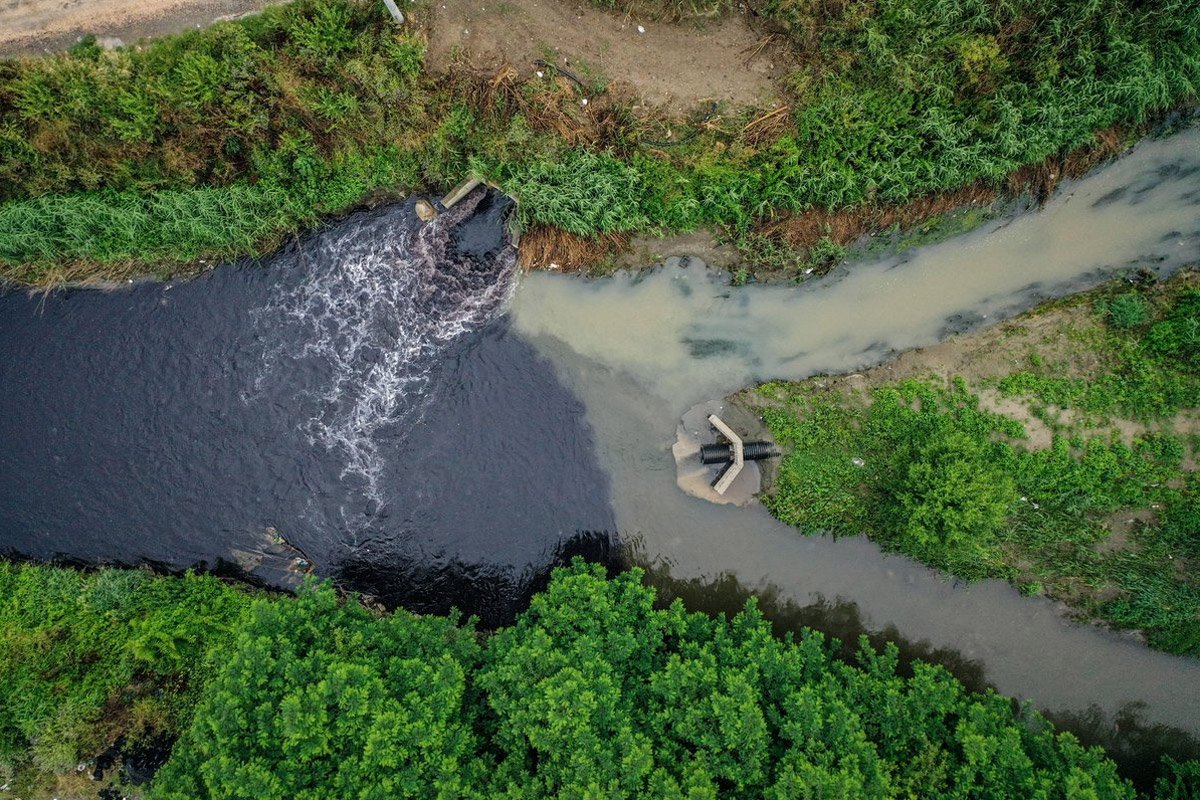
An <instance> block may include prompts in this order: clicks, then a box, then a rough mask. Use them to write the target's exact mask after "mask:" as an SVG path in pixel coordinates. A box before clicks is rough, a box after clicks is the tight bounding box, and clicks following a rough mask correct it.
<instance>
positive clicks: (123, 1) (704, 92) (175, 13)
mask: <svg viewBox="0 0 1200 800" xmlns="http://www.w3.org/2000/svg"><path fill="white" fill-rule="evenodd" d="M270 2H271V0H2V2H0V56H12V55H34V54H39V53H45V52H54V51H59V50H64V49H66V48H68V47H70V46H71V45H72V44H74V43H75V42H76V41H78V40H79V38H80V37H81V36H83V35H84V34H86V33H94V34H96V36H97V38H99V39H100V40H101V42H102V43H104V44H109V45H115V44H122V43H124V44H130V43H132V42H135V41H137V40H139V39H142V38H145V37H151V36H161V35H164V34H168V33H176V32H179V31H183V30H187V29H189V28H199V27H202V26H204V25H209V24H212V23H213V22H215V21H217V20H219V19H228V18H231V17H237V16H241V15H244V14H251V13H254V12H255V11H258V10H260V9H262V8H263V7H265V6H266V5H268V4H269V3H270ZM414 16H416V17H418V18H419V22H418V23H417V24H420V25H421V26H422V27H423V28H424V29H425V32H426V35H427V36H428V38H429V67H430V68H431V69H432V70H434V71H438V72H440V71H444V70H447V69H451V68H453V67H454V65H455V64H456V63H457V62H459V61H461V60H462V59H466V60H467V61H468V62H469V64H470V67H471V68H472V69H476V70H485V71H486V70H491V69H495V68H497V67H499V66H500V65H501V64H505V63H508V64H512V65H513V66H515V67H516V68H517V69H518V70H520V71H521V72H522V73H523V74H527V73H529V72H532V71H533V70H534V69H535V67H534V64H533V62H534V61H535V60H537V59H544V60H545V61H547V62H551V63H554V64H555V65H556V66H559V67H563V68H565V69H568V70H570V71H571V72H572V73H574V74H576V75H578V76H579V77H581V78H583V79H584V80H586V81H588V82H592V81H596V82H602V83H609V82H612V81H616V82H619V83H621V84H624V85H625V86H627V87H629V88H631V89H632V90H633V91H634V92H635V93H636V94H637V95H639V96H640V97H642V98H644V99H645V100H646V101H648V102H649V103H652V104H655V105H663V106H668V107H671V108H673V109H675V110H684V109H689V108H693V107H695V106H697V105H698V104H700V103H703V102H706V101H712V100H716V101H725V102H730V103H732V104H734V105H737V106H747V105H754V104H757V103H765V102H768V101H770V100H771V99H772V98H773V97H774V95H775V86H774V80H775V79H776V78H778V77H780V76H781V75H783V74H784V73H785V72H786V71H787V67H786V64H787V61H788V57H787V54H786V53H785V52H783V51H781V50H780V49H779V48H777V47H774V46H771V45H766V46H761V45H762V42H763V37H762V34H760V33H758V32H755V31H752V30H751V29H750V27H749V26H748V25H747V23H746V21H745V20H744V19H743V18H742V17H740V16H735V17H727V18H724V19H720V20H708V21H704V22H703V23H700V22H689V23H683V24H668V23H665V22H653V21H650V20H636V19H631V18H629V17H624V16H621V15H617V14H613V13H608V12H604V11H600V10H598V9H596V8H593V7H591V6H589V5H586V4H583V3H580V2H576V0H565V1H564V0H431V2H430V3H429V5H428V6H425V7H424V8H421V9H420V10H419V11H418V12H417V13H416V14H414Z"/></svg>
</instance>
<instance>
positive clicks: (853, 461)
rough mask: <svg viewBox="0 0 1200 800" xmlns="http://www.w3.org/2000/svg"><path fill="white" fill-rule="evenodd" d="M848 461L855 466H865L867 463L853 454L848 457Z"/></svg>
mask: <svg viewBox="0 0 1200 800" xmlns="http://www.w3.org/2000/svg"><path fill="white" fill-rule="evenodd" d="M850 463H851V464H853V465H854V466H856V467H865V466H866V465H867V462H865V461H863V460H862V459H861V458H859V457H858V456H855V457H854V458H852V459H850Z"/></svg>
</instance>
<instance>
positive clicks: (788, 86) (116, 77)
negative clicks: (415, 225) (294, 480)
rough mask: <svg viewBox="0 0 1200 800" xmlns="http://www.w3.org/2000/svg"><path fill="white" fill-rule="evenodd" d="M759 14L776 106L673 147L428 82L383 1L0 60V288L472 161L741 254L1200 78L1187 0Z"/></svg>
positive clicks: (515, 85)
mask: <svg viewBox="0 0 1200 800" xmlns="http://www.w3.org/2000/svg"><path fill="white" fill-rule="evenodd" d="M661 10H668V11H671V12H673V13H676V14H678V15H685V16H686V15H688V14H691V13H698V12H708V11H721V12H723V13H732V12H730V11H726V10H724V9H722V8H720V7H715V8H713V9H709V8H707V7H705V8H703V9H699V8H698V9H691V10H689V9H688V8H685V7H682V6H681V7H678V8H676V7H674V6H672V7H670V9H661ZM754 10H755V11H756V12H757V14H758V19H760V20H762V21H763V22H764V23H765V24H766V26H767V29H768V30H769V31H772V32H773V33H772V35H774V36H776V37H777V38H779V39H780V40H782V41H784V42H786V44H787V46H788V47H789V48H790V52H791V53H792V56H793V58H794V65H793V69H791V71H790V72H789V74H788V77H787V79H786V80H785V81H783V83H782V84H781V85H780V87H779V92H780V95H781V97H782V98H783V99H784V100H785V101H786V104H787V107H786V109H785V110H783V111H779V110H777V111H776V113H771V114H769V115H767V114H765V113H764V111H765V110H764V109H708V110H706V111H703V110H702V111H698V112H697V113H696V114H695V115H692V116H691V117H690V120H691V121H690V122H689V121H688V120H687V119H685V120H682V121H680V120H676V121H675V123H674V125H673V126H672V127H673V129H675V130H680V129H681V124H682V129H683V130H688V129H691V130H694V131H695V134H696V135H695V136H694V137H691V138H688V137H687V136H681V137H678V138H679V139H686V141H681V142H679V143H678V144H676V145H674V146H666V145H664V144H663V143H662V137H663V136H664V132H665V131H666V130H667V127H666V124H665V123H667V122H669V120H667V118H666V117H665V116H664V114H663V113H662V112H661V111H651V112H649V113H645V112H640V113H639V114H635V113H634V110H633V106H634V101H633V99H632V98H630V97H628V96H626V95H624V94H623V93H622V92H621V91H620V90H613V91H611V92H607V93H604V94H601V95H599V96H594V97H592V98H591V100H592V102H590V103H589V104H588V105H586V106H582V105H581V104H580V96H579V90H578V89H577V88H576V87H575V86H574V85H573V84H572V83H570V82H569V81H568V80H566V79H565V78H562V77H558V78H556V77H555V76H554V74H553V71H552V70H551V71H550V73H549V74H547V75H545V76H544V77H542V78H538V77H536V76H534V75H529V77H528V78H523V77H520V76H518V75H516V74H514V73H511V72H507V73H502V74H501V75H498V76H496V78H495V79H494V80H489V77H490V76H479V75H475V74H473V73H472V72H471V71H470V69H469V65H468V66H464V67H461V68H459V69H457V70H454V71H452V72H451V73H450V74H443V75H434V74H430V73H429V72H428V71H427V70H426V67H425V62H424V42H423V34H422V32H421V31H420V30H417V29H413V28H398V27H395V26H393V25H391V24H390V22H388V20H387V17H386V13H385V12H384V11H383V8H382V5H380V4H377V3H372V4H369V5H361V4H358V3H355V2H350V1H349V0H299V2H296V3H292V4H289V5H287V6H283V7H274V8H269V9H267V10H266V11H264V12H263V13H262V14H261V15H259V16H256V17H251V18H248V19H244V20H239V21H235V22H225V23H220V24H217V25H215V26H213V27H212V28H211V29H208V30H203V31H196V32H192V33H187V34H184V35H182V36H178V37H172V38H168V39H163V40H159V41H155V42H152V43H150V44H149V45H148V46H145V47H143V48H126V49H121V50H117V51H112V52H109V51H103V50H101V49H100V48H98V47H96V46H95V45H92V44H87V43H85V44H82V45H80V46H78V47H76V48H75V49H74V50H73V52H72V53H71V54H69V55H64V56H55V57H49V58H45V59H36V60H21V61H8V62H0V265H2V266H0V274H2V275H3V276H4V277H8V278H12V279H15V280H18V281H23V282H29V283H39V282H42V283H44V282H48V281H53V280H55V279H61V278H84V277H121V276H123V275H125V274H128V273H130V272H131V271H152V272H155V273H158V274H166V273H168V272H171V271H174V270H178V269H180V268H181V267H182V266H184V265H190V264H195V263H197V262H198V261H199V260H200V259H205V260H211V259H213V258H221V257H229V256H232V255H235V254H239V253H254V252H261V251H263V250H264V249H267V248H270V247H272V246H273V245H275V244H276V243H277V242H278V241H279V238H280V237H281V236H283V235H286V234H287V233H290V232H294V231H296V230H298V229H300V228H302V227H305V226H309V225H312V224H313V223H314V222H316V221H318V220H320V219H322V218H324V217H328V216H329V215H332V214H337V213H339V212H342V211H344V210H346V209H347V208H350V207H353V206H355V205H357V204H359V203H363V202H366V201H369V200H371V199H378V198H381V197H388V196H394V195H396V194H400V193H404V192H408V191H412V190H415V189H419V188H425V187H445V186H447V185H448V184H450V183H451V182H453V181H455V180H457V179H458V178H460V177H461V176H462V175H463V174H464V173H466V172H467V171H469V170H474V171H476V172H479V173H481V174H483V175H485V176H487V177H489V178H490V179H492V180H494V181H496V182H497V183H498V184H499V185H501V186H502V187H503V188H504V189H506V190H507V191H510V192H513V193H515V194H516V195H518V196H519V197H520V198H521V200H522V201H523V202H522V207H521V214H522V217H523V223H524V224H525V225H526V227H529V228H533V229H541V230H543V231H549V232H553V235H554V236H556V237H557V238H558V241H559V246H560V247H564V248H565V247H570V246H572V245H577V246H583V245H584V244H586V242H588V241H590V240H591V239H592V238H593V237H598V236H610V237H611V236H620V235H624V234H633V233H660V232H666V231H688V230H692V229H695V228H697V227H699V226H710V227H716V228H718V229H722V230H725V231H727V232H728V235H730V236H732V237H734V238H739V239H743V240H745V238H746V236H747V235H748V234H749V233H750V232H752V231H754V230H756V229H757V228H759V227H761V226H762V225H763V224H764V223H765V222H767V221H770V220H773V219H774V220H775V221H776V222H778V220H779V217H780V215H787V214H792V213H801V212H805V211H811V210H813V209H844V208H869V207H890V206H894V205H896V204H903V203H906V202H908V201H910V200H913V199H915V198H920V197H922V196H926V195H930V194H931V193H938V192H946V191H950V190H955V189H959V188H961V187H964V186H969V185H985V186H986V185H993V186H999V185H1004V184H1005V182H1006V181H1007V180H1008V179H1010V178H1011V177H1012V176H1013V175H1014V173H1018V172H1019V170H1021V168H1022V167H1026V166H1028V165H1037V164H1043V163H1045V162H1046V160H1047V159H1053V158H1056V157H1059V156H1062V155H1063V154H1066V153H1069V152H1076V151H1078V150H1079V149H1080V148H1087V147H1089V146H1093V145H1097V144H1098V140H1097V138H1096V137H1097V133H1098V132H1102V131H1103V132H1109V131H1111V129H1112V128H1113V126H1118V125H1125V126H1129V125H1137V124H1138V123H1140V122H1143V121H1145V120H1146V119H1147V118H1148V117H1150V116H1152V115H1154V114H1156V113H1158V112H1160V111H1162V110H1164V109H1167V108H1171V107H1174V106H1178V105H1179V104H1182V103H1188V102H1191V101H1194V100H1195V98H1196V95H1197V88H1198V87H1200V2H1197V1H1196V0H1182V1H1181V0H1160V1H1159V2H1154V3H1151V4H1149V5H1147V4H1145V3H1134V2H1115V3H1111V4H1108V5H1106V6H1103V7H1100V6H1097V5H1095V4H1090V3H1087V2H1084V0H1071V2H1062V3H1047V2H1043V1H1042V0H1022V2H1018V3H1015V4H1007V5H1001V6H997V5H994V4H972V3H955V2H945V1H944V0H938V1H937V2H934V1H933V0H883V2H866V0H861V1H857V0H856V1H853V2H846V3H837V4H832V5H830V4H815V3H813V4H808V3H793V2H782V1H781V0H764V1H763V2H760V3H757V4H756V5H755V9H754ZM714 45H715V46H716V45H719V43H714ZM1104 136H1105V137H1107V139H1105V149H1106V150H1108V149H1111V147H1112V145H1113V142H1112V141H1111V138H1112V136H1111V133H1105V134H1104ZM772 231H773V233H772V235H773V236H774V239H775V240H776V243H778V242H779V241H783V240H784V239H786V238H787V237H786V236H785V235H783V234H781V233H780V231H779V229H778V228H774V229H772ZM818 233H820V232H819V231H818ZM819 238H820V237H819ZM819 238H818V240H819ZM607 241H611V240H607ZM748 241H749V242H750V244H751V247H750V252H752V253H753V252H758V251H759V250H761V249H762V243H761V242H758V241H757V240H754V239H750V240H748ZM835 244H836V243H835ZM826 246H827V245H826Z"/></svg>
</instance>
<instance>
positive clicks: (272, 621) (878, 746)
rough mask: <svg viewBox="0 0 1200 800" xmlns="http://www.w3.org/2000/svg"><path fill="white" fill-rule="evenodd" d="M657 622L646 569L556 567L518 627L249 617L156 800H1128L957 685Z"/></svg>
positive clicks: (1112, 777) (1087, 756)
mask: <svg viewBox="0 0 1200 800" xmlns="http://www.w3.org/2000/svg"><path fill="white" fill-rule="evenodd" d="M831 650H832V648H831V643H828V642H826V641H825V639H824V638H823V637H822V636H821V635H820V634H816V633H811V632H806V633H805V634H804V635H803V637H802V638H801V639H800V640H799V641H791V640H780V639H778V638H776V637H775V636H774V635H772V632H771V627H770V625H769V624H768V623H767V621H766V620H765V619H764V618H763V616H762V614H761V613H760V612H759V611H758V609H757V608H756V607H755V605H754V604H753V603H750V604H749V605H748V606H747V608H746V609H745V610H744V611H743V612H741V613H740V614H738V615H737V616H736V617H734V618H733V619H732V620H726V619H724V618H723V617H719V618H712V617H708V616H705V615H702V614H689V613H687V612H686V611H684V609H683V607H682V606H681V605H680V604H679V603H678V602H676V603H675V604H673V605H672V606H670V607H669V608H666V609H655V607H654V593H653V591H652V590H651V589H648V588H646V587H644V586H642V585H641V583H640V575H639V573H638V572H637V571H634V572H630V573H626V574H624V575H621V576H619V577H617V578H616V579H614V580H611V581H606V580H605V579H604V574H603V569H602V568H600V567H591V566H587V565H584V564H582V563H580V562H578V561H577V562H576V563H575V564H574V565H573V566H572V567H571V568H569V569H562V570H557V571H556V572H555V574H554V576H553V579H552V580H551V583H550V586H549V587H548V588H547V589H546V591H545V592H544V593H542V594H540V595H538V596H536V597H535V598H534V599H533V602H532V604H531V606H530V609H529V610H528V611H527V612H525V613H524V614H522V615H521V616H520V617H519V618H518V621H517V623H516V625H515V626H513V627H512V628H508V629H504V630H501V631H498V632H496V633H495V634H494V635H492V636H490V637H488V638H486V639H485V640H483V642H482V643H481V644H477V643H476V640H475V637H474V635H473V633H472V631H471V629H470V627H469V626H468V627H465V628H460V627H457V626H456V625H455V624H454V622H453V621H452V620H446V619H441V618H427V617H426V618H422V617H416V616H413V615H410V614H407V613H404V612H398V613H397V614H394V615H392V616H390V617H387V616H384V617H380V616H376V615H374V614H372V613H369V612H367V611H365V610H364V609H362V608H361V607H360V606H358V605H357V603H356V602H354V601H353V600H351V601H349V602H347V603H345V604H341V603H339V602H338V601H337V600H336V599H335V598H334V596H333V594H332V592H331V591H330V590H329V589H328V588H316V589H313V590H310V591H309V592H307V593H305V594H302V596H301V597H300V599H299V600H298V601H296V602H294V603H276V604H270V605H267V604H261V603H260V604H258V605H257V606H256V608H255V609H254V611H253V613H252V614H251V616H250V620H249V622H248V624H247V625H246V627H245V628H244V629H243V630H242V631H241V632H240V633H239V635H238V637H237V641H236V643H235V644H234V647H233V654H232V655H231V657H229V658H228V659H227V660H226V662H225V665H224V666H223V668H222V670H221V672H220V674H219V675H218V676H217V677H216V679H215V680H214V681H213V683H212V684H211V685H210V687H209V689H208V690H207V692H206V693H205V696H204V700H203V701H202V703H201V705H200V706H199V708H198V709H197V711H196V714H195V717H194V719H193V723H192V726H191V728H190V730H189V731H188V733H187V734H186V736H185V737H184V738H183V739H182V740H181V741H180V742H179V744H178V745H177V746H176V748H175V751H174V753H173V755H172V758H171V761H170V762H169V763H168V764H167V766H166V767H165V768H164V769H163V771H162V772H161V773H160V774H159V776H158V778H157V779H156V782H155V784H154V786H153V788H152V791H151V796H152V797H154V798H160V799H161V800H175V799H176V798H178V799H179V800H182V799H183V798H187V800H203V798H242V797H244V798H251V797H289V798H297V800H305V799H306V798H318V797H330V796H338V797H400V796H403V797H450V796H453V797H597V796H603V797H608V798H624V797H629V798H633V797H636V798H654V797H661V798H683V797H691V798H716V797H728V798H740V797H744V798H780V799H782V798H786V797H818V796H828V797H854V798H889V797H912V796H931V797H948V796H958V797H975V796H978V797H1029V796H1044V797H1048V798H1067V797H1074V796H1079V795H1077V794H1074V793H1075V792H1080V791H1083V790H1084V789H1086V796H1088V797H1094V798H1104V799H1107V798H1129V799H1130V800H1132V798H1133V796H1134V794H1133V790H1132V788H1131V787H1130V786H1129V784H1128V783H1126V782H1125V781H1123V780H1122V779H1120V778H1119V777H1118V776H1117V773H1116V768H1115V766H1114V765H1113V763H1112V762H1111V761H1109V760H1107V759H1106V758H1105V757H1104V755H1103V754H1102V752H1101V751H1099V750H1097V749H1094V748H1093V749H1088V748H1084V747H1082V746H1081V745H1080V744H1079V743H1078V741H1076V740H1075V739H1074V737H1072V736H1071V735H1069V734H1065V733H1056V732H1054V730H1053V729H1052V728H1051V727H1050V726H1049V724H1047V723H1046V722H1045V721H1044V720H1041V719H1039V718H1038V717H1037V716H1036V715H1026V716H1023V717H1021V718H1019V717H1017V716H1016V715H1015V714H1014V711H1013V705H1012V704H1011V703H1010V701H1008V700H1006V699H1004V698H1001V697H999V696H997V695H995V694H992V693H990V692H989V693H986V694H971V693H969V692H966V691H964V689H963V687H962V686H961V685H960V684H959V683H958V682H957V681H956V680H955V679H954V678H952V677H951V676H950V675H949V674H948V673H947V672H946V671H945V670H944V669H942V668H940V667H933V666H929V665H927V664H921V663H917V664H914V665H913V669H912V677H910V678H905V677H901V676H900V675H899V674H898V670H897V667H898V656H897V651H896V649H895V647H893V646H889V647H888V648H887V649H885V650H884V651H882V652H876V651H873V650H871V649H870V648H869V647H868V646H867V645H866V644H865V642H864V644H863V647H862V650H861V652H860V656H859V660H860V666H852V665H849V664H846V663H844V662H841V661H839V660H837V659H836V658H835V657H833V656H832V655H831Z"/></svg>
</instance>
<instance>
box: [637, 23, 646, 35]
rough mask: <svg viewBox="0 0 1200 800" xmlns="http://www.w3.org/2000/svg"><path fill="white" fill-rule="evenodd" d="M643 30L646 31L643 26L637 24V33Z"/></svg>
mask: <svg viewBox="0 0 1200 800" xmlns="http://www.w3.org/2000/svg"><path fill="white" fill-rule="evenodd" d="M645 32H646V29H645V28H643V27H642V26H641V25H638V33H645Z"/></svg>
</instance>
